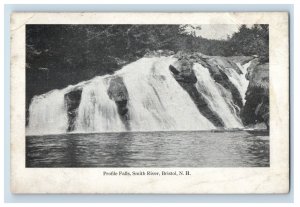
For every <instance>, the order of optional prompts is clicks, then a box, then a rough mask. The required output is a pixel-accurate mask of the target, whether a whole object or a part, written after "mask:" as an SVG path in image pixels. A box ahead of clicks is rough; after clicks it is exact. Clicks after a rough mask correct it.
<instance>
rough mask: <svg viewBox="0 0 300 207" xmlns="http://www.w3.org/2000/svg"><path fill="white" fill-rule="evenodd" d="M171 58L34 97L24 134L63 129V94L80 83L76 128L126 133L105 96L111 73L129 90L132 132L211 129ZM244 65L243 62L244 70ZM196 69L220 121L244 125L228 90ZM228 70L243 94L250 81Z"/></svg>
mask: <svg viewBox="0 0 300 207" xmlns="http://www.w3.org/2000/svg"><path fill="white" fill-rule="evenodd" d="M175 61H176V59H175V58H172V57H154V58H142V59H140V60H138V61H136V62H133V63H131V64H129V65H127V66H125V67H123V68H122V69H121V70H119V71H117V72H116V73H115V74H114V75H106V76H99V77H96V78H94V79H92V80H90V81H86V82H81V83H79V84H77V85H76V86H69V87H67V88H65V89H62V90H53V91H51V92H49V93H47V94H44V95H40V96H35V97H34V98H33V100H32V103H31V105H30V108H29V124H28V127H27V131H26V133H27V134H60V133H66V130H67V128H68V117H67V109H66V106H65V103H64V95H65V94H66V93H68V92H70V91H71V90H72V89H73V88H75V87H78V86H80V87H82V89H83V90H82V96H81V101H80V105H79V108H78V115H77V118H76V122H75V131H74V132H120V131H126V128H125V126H124V123H123V122H122V121H121V118H120V115H119V114H118V110H117V106H116V104H115V102H114V101H113V100H111V99H110V98H109V96H108V94H107V89H108V87H109V81H110V79H111V78H112V77H115V76H120V77H122V78H123V82H124V84H125V86H126V88H127V91H128V94H129V101H128V104H127V107H128V109H129V117H130V119H129V125H130V129H131V131H165V130H209V129H214V128H215V127H214V125H213V124H212V123H211V122H210V121H209V120H208V119H207V118H205V117H204V116H203V115H202V114H201V113H200V112H199V110H198V108H197V107H196V105H195V103H194V102H193V100H192V99H191V98H190V96H189V94H188V93H187V92H186V91H185V90H184V89H183V88H182V87H181V86H180V85H179V83H178V82H177V81H176V80H175V79H174V77H173V75H172V73H171V72H170V70H169V65H170V64H172V63H174V62H175ZM248 66H249V65H248ZM248 66H247V65H244V67H243V73H244V71H245V70H247V67H248ZM194 71H195V74H196V76H197V79H198V82H197V83H196V87H197V90H198V91H199V92H201V94H202V95H203V96H204V97H205V98H206V100H207V103H208V105H209V107H210V108H211V109H212V110H213V111H214V112H215V113H217V114H218V115H219V116H220V118H221V119H222V120H223V121H224V123H225V127H226V128H236V127H242V124H241V121H240V119H239V118H238V117H237V115H236V113H235V109H234V106H233V103H232V97H231V93H230V92H228V91H227V90H226V89H224V88H223V87H222V86H221V85H219V84H218V83H216V82H215V81H214V80H213V79H212V78H211V76H210V74H209V71H208V69H207V68H204V67H203V66H201V65H199V64H195V65H194ZM226 71H227V72H226V74H231V75H230V77H229V78H230V80H231V81H232V82H233V84H235V85H236V86H237V88H238V89H239V90H240V92H241V95H242V97H244V96H243V94H244V93H243V92H242V91H244V90H245V87H246V84H248V81H246V82H243V81H244V80H243V78H244V76H245V74H242V75H239V74H237V73H236V71H234V69H232V70H230V69H227V70H226ZM228 76H229V75H228ZM244 79H245V78H244ZM246 89H247V88H246Z"/></svg>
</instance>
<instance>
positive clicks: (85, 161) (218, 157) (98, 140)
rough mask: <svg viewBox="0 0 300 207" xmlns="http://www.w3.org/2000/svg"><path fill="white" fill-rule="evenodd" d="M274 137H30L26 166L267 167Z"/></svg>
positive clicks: (159, 134)
mask: <svg viewBox="0 0 300 207" xmlns="http://www.w3.org/2000/svg"><path fill="white" fill-rule="evenodd" d="M269 163H270V159H269V136H256V135H253V134H249V133H247V132H245V131H237V132H218V133H213V132H208V131H189V132H187V131H183V132H174V131H173V132H124V133H94V134H63V135H44V136H27V137H26V167H268V166H269Z"/></svg>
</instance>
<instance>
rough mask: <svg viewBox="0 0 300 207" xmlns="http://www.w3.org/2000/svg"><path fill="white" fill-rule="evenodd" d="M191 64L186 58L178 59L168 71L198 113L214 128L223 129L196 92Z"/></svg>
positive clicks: (217, 117)
mask: <svg viewBox="0 0 300 207" xmlns="http://www.w3.org/2000/svg"><path fill="white" fill-rule="evenodd" d="M193 64H194V63H193V62H190V61H188V60H187V59H186V58H180V60H179V61H177V62H176V63H175V64H174V66H173V65H170V66H169V69H170V71H171V72H172V74H173V76H174V78H175V80H176V81H177V82H178V83H179V84H180V86H181V87H182V88H183V89H184V90H185V91H186V92H187V93H188V94H189V95H190V97H191V98H192V100H193V102H194V103H195V105H196V106H197V108H198V110H199V112H200V113H201V114H202V115H203V116H204V117H206V118H207V119H208V120H209V121H210V122H212V123H213V124H214V126H216V127H224V125H225V124H224V122H223V121H222V119H221V118H220V117H219V116H218V115H217V114H216V113H215V112H214V111H212V110H211V109H210V108H209V106H208V104H207V103H206V100H205V98H204V97H203V95H202V94H201V93H199V92H198V90H197V88H196V86H195V83H197V77H196V75H195V73H194V70H193Z"/></svg>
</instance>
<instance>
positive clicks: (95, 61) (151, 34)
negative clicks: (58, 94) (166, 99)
mask: <svg viewBox="0 0 300 207" xmlns="http://www.w3.org/2000/svg"><path fill="white" fill-rule="evenodd" d="M186 27H187V25H27V27H26V79H27V81H26V105H27V107H28V104H29V102H30V100H31V98H32V97H33V96H34V95H37V94H42V93H45V92H47V91H49V90H52V89H54V88H63V87H65V86H67V85H69V84H75V83H78V82H80V81H82V80H87V79H90V78H92V77H94V76H96V75H103V74H107V73H113V72H114V71H115V70H117V69H119V68H120V67H122V65H124V64H126V63H128V62H131V61H134V60H136V59H137V58H140V57H142V56H143V55H144V54H145V53H146V52H148V51H151V50H158V49H168V50H172V51H174V52H177V51H179V50H183V51H197V52H201V53H203V54H206V55H217V56H236V55H257V56H258V57H259V58H260V61H261V62H268V56H269V46H268V45H269V33H268V25H254V26H253V27H251V28H248V27H246V26H245V25H242V26H241V27H240V29H239V31H238V32H236V33H234V34H233V35H232V36H231V37H228V38H227V39H226V40H209V39H205V38H202V37H197V36H196V35H195V32H187V30H186ZM189 27H191V25H189ZM194 29H201V28H199V27H197V28H194Z"/></svg>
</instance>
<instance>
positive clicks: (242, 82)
mask: <svg viewBox="0 0 300 207" xmlns="http://www.w3.org/2000/svg"><path fill="white" fill-rule="evenodd" d="M250 65H251V61H249V62H247V63H246V64H244V65H241V64H240V63H237V66H238V67H239V68H240V70H241V71H242V73H241V74H239V75H238V74H237V73H233V74H234V75H233V76H234V77H231V76H230V80H231V81H232V83H233V84H235V86H236V87H237V88H238V90H239V91H240V94H241V96H242V98H243V103H244V104H245V101H246V100H245V96H246V91H247V88H248V85H249V81H248V80H247V79H246V77H245V75H246V73H247V69H248V68H249V66H250ZM235 80H237V81H235Z"/></svg>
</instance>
